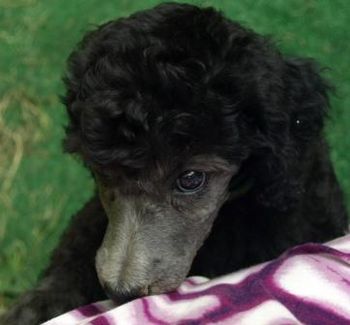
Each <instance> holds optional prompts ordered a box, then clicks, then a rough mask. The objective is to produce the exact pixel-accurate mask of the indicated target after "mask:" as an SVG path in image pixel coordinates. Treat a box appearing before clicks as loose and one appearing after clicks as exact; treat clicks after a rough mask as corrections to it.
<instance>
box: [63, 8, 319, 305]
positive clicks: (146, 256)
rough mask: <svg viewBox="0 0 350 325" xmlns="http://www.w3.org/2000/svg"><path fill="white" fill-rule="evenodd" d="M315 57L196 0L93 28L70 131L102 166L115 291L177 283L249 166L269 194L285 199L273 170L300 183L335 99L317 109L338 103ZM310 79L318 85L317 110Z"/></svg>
mask: <svg viewBox="0 0 350 325" xmlns="http://www.w3.org/2000/svg"><path fill="white" fill-rule="evenodd" d="M306 65H307V66H309V64H306ZM302 67H303V64H301V63H300V62H297V61H289V62H286V61H285V60H283V59H282V57H281V55H280V54H279V53H278V51H276V50H275V49H274V48H273V46H271V45H270V43H269V42H268V41H267V40H266V39H264V38H262V37H260V36H258V35H256V34H255V33H253V32H251V31H249V30H246V29H244V28H242V27H241V26H239V25H238V24H236V23H233V22H231V21H229V20H227V19H225V18H224V17H223V16H222V15H221V14H220V13H218V12H216V11H215V10H213V9H211V8H208V9H200V8H197V7H194V6H189V5H178V4H167V5H161V6H158V7H156V8H154V9H152V10H148V11H144V12H141V13H137V14H135V15H133V16H131V17H129V18H127V19H120V20H117V21H112V22H110V23H107V24H105V25H103V26H101V27H100V28H98V29H97V30H96V31H93V32H91V33H89V34H88V35H87V36H86V37H85V38H84V39H83V41H82V43H81V44H80V46H79V47H78V49H77V50H76V51H74V52H73V54H72V55H71V57H70V59H69V68H68V74H67V77H66V86H67V95H66V98H65V102H66V105H67V108H68V114H69V118H70V124H69V126H68V128H67V138H66V142H65V145H66V149H67V151H69V152H74V153H77V154H79V155H80V156H81V157H82V159H83V161H84V162H85V164H86V165H87V166H88V168H89V169H90V170H91V171H92V173H93V175H94V177H95V179H96V184H97V187H98V191H99V195H100V198H101V201H102V203H103V206H104V209H105V212H106V214H107V217H108V221H109V222H108V227H107V231H106V234H105V237H104V240H103V243H102V245H101V247H100V249H99V250H98V253H97V257H96V267H97V273H98V276H99V278H100V281H101V284H102V285H103V286H104V287H105V288H106V290H107V292H108V293H110V294H111V295H112V296H114V297H116V299H119V300H121V299H123V297H128V296H130V295H134V294H136V295H139V294H148V293H160V292H164V291H168V290H171V289H173V288H176V287H177V286H178V285H179V284H180V283H181V281H182V280H183V279H184V277H185V276H186V274H187V273H188V271H189V268H190V266H191V263H192V260H193V258H194V256H195V254H196V252H197V251H198V249H199V247H200V246H201V244H202V243H203V241H204V240H205V238H206V236H207V235H208V233H209V232H210V229H211V226H212V224H213V221H214V220H215V218H216V216H217V214H218V212H219V210H220V208H221V206H222V205H223V204H224V203H225V202H226V201H227V200H228V199H229V198H231V197H232V196H234V195H232V194H235V190H237V188H236V187H235V184H236V179H239V178H240V177H241V175H242V171H243V170H247V166H249V168H248V169H250V171H249V177H250V178H251V179H252V180H253V182H254V184H257V186H256V188H257V189H258V190H259V191H261V192H262V193H264V191H263V190H264V189H265V188H269V189H270V191H269V192H268V193H269V198H268V200H267V202H266V203H271V202H275V203H276V202H278V203H280V201H281V198H280V192H281V189H279V188H275V187H273V186H274V185H273V184H275V183H276V182H278V180H279V179H281V178H283V179H284V189H287V188H288V186H287V185H288V178H287V177H285V175H287V174H288V173H287V170H288V168H289V166H290V164H289V162H290V157H291V156H292V155H296V152H297V153H301V152H302V151H303V148H304V146H305V143H306V142H307V141H308V139H309V138H311V135H310V134H311V133H312V134H317V133H318V131H319V129H321V127H322V117H323V111H322V109H319V108H317V110H319V112H318V113H314V112H313V111H314V110H315V111H316V108H314V107H316V106H320V105H321V106H322V107H324V106H325V103H324V102H326V97H325V94H324V92H323V90H324V88H325V86H324V84H323V83H322V81H321V80H320V79H319V78H318V76H317V74H315V73H314V72H313V69H312V68H310V69H309V70H310V71H308V72H304V73H301V71H304V70H305V69H304V68H302ZM306 70H307V69H306ZM306 70H305V71H306ZM311 79H313V80H312V82H309V80H311ZM309 84H310V85H311V84H312V87H311V86H308V85H309ZM314 85H316V86H317V85H318V86H317V87H318V88H319V89H320V90H317V91H316V92H315V90H314V88H315V87H316V86H314ZM308 87H309V88H312V92H313V93H317V95H313V94H310V95H309V98H308V101H309V102H308V104H307V105H304V106H307V107H308V112H307V113H305V112H304V110H303V107H304V106H303V105H302V104H301V103H300V102H301V100H302V99H303V97H305V96H303V92H305V93H307V92H308ZM317 87H316V88H317ZM302 114H304V115H302ZM305 114H306V115H305ZM303 116H307V118H305V119H303V118H302V117H303ZM297 120H298V121H299V122H300V123H304V124H305V123H307V121H310V120H312V123H313V125H314V130H311V131H310V130H309V131H308V133H305V132H304V131H303V130H302V129H300V128H299V129H298V126H299V124H300V123H297V122H296V121H297ZM294 122H295V123H296V124H294ZM299 139H301V140H302V141H299ZM298 142H299V143H301V144H300V147H298V148H296V143H298ZM293 157H294V156H293ZM252 166H254V167H252ZM276 166H277V169H275V170H273V169H274V167H276ZM291 183H292V182H291ZM259 184H260V186H259ZM261 184H263V185H261ZM293 184H294V183H293ZM271 188H272V189H273V190H271ZM238 190H239V189H238ZM285 192H286V191H285ZM288 193H289V195H294V192H293V191H291V190H290V191H289V192H288ZM257 196H258V194H257ZM265 196H266V195H265ZM261 197H263V194H261ZM275 197H276V198H275ZM286 197H288V195H286ZM283 198H284V197H283ZM274 199H275V200H274ZM284 199H285V198H284ZM269 200H270V201H269ZM282 201H283V200H282ZM283 204H284V202H283ZM276 205H277V203H276ZM232 217H234V216H232Z"/></svg>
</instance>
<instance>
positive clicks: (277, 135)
mask: <svg viewBox="0 0 350 325" xmlns="http://www.w3.org/2000/svg"><path fill="white" fill-rule="evenodd" d="M278 79H279V80H280V81H281V82H282V85H281V87H279V88H278V89H276V91H275V93H272V94H271V93H268V94H261V95H262V96H265V99H264V103H265V105H266V103H269V100H268V99H267V98H266V96H268V97H269V96H275V98H276V97H279V100H277V101H275V103H277V105H276V106H274V105H270V107H265V108H264V110H265V113H264V114H263V115H265V118H266V120H265V121H264V125H265V131H263V132H262V135H261V138H260V141H259V143H258V147H259V148H258V149H257V152H259V153H258V155H259V157H252V158H251V159H253V160H254V159H255V161H256V162H257V161H258V163H255V164H254V169H255V171H254V174H255V175H254V179H255V186H254V188H255V191H257V193H256V196H257V198H258V200H259V203H260V204H262V205H264V206H267V207H271V208H274V209H278V210H280V211H285V210H288V209H290V208H291V207H293V206H295V205H296V204H297V203H298V202H299V200H300V198H301V197H302V195H303V193H304V191H305V189H304V186H305V175H306V174H307V173H308V170H310V169H311V168H312V167H311V164H312V161H313V159H314V158H313V157H314V155H316V152H317V147H319V146H320V145H323V138H322V129H323V126H324V119H325V116H326V115H327V109H328V106H329V103H328V95H327V91H328V90H329V89H330V87H329V85H328V83H327V82H326V81H325V80H324V79H323V78H322V77H321V76H320V69H319V68H318V66H317V64H316V63H315V62H314V61H312V60H307V59H287V60H285V61H284V66H283V69H282V77H281V78H280V77H278ZM271 102H273V101H271ZM266 111H267V112H268V113H267V114H266Z"/></svg>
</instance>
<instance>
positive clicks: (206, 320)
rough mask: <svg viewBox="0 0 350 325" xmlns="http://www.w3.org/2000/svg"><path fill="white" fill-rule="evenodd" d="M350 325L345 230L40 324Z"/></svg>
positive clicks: (349, 245)
mask: <svg viewBox="0 0 350 325" xmlns="http://www.w3.org/2000/svg"><path fill="white" fill-rule="evenodd" d="M63 324H64V325H66V324H67V325H70V324H72V325H73V324H80V325H82V324H94V325H109V324H118V325H119V324H127V325H134V324H162V325H163V324H164V325H165V324H188V325H190V324H191V325H194V324H239V325H245V324H248V325H255V324H257V325H287V324H288V325H291V324H315V325H321V324H322V325H328V324H334V325H342V324H350V235H347V236H345V237H342V238H339V239H337V240H334V241H332V242H330V243H327V244H325V245H321V244H305V245H301V246H297V247H294V248H292V249H290V250H288V251H287V252H285V253H284V254H283V255H281V256H280V257H279V258H277V259H276V260H273V261H271V262H267V263H264V264H260V265H258V266H254V267H250V268H248V269H245V270H242V271H239V272H235V273H232V274H229V275H226V276H222V277H220V278H216V279H213V280H208V279H206V278H203V277H191V278H188V279H186V280H185V281H184V282H183V283H182V285H181V286H180V287H179V288H178V290H177V291H174V292H170V293H167V294H163V295H157V296H149V297H144V298H140V299H136V300H134V301H131V302H129V303H127V304H125V305H122V306H119V307H116V306H115V305H113V303H112V302H111V301H103V302H97V303H94V304H91V305H88V306H84V307H81V308H78V309H75V310H73V311H71V312H69V313H66V314H64V315H61V316H59V317H56V318H54V319H52V320H50V321H48V322H46V323H45V325H63Z"/></svg>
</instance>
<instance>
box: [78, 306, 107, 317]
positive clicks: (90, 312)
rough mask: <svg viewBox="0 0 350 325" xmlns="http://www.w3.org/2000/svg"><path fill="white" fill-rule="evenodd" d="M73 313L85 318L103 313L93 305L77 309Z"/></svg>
mask: <svg viewBox="0 0 350 325" xmlns="http://www.w3.org/2000/svg"><path fill="white" fill-rule="evenodd" d="M75 311H76V312H78V313H79V314H81V315H83V316H85V317H92V316H96V315H98V314H100V313H101V312H103V310H102V309H100V308H98V307H97V306H96V305H94V304H91V305H86V306H83V307H79V308H77V309H76V310H75Z"/></svg>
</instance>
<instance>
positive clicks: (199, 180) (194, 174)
mask: <svg viewBox="0 0 350 325" xmlns="http://www.w3.org/2000/svg"><path fill="white" fill-rule="evenodd" d="M205 179H206V174H205V173H204V172H199V171H196V170H187V171H185V172H183V173H182V174H180V176H179V177H178V178H177V180H176V188H177V190H178V191H180V192H183V193H194V192H197V191H198V190H200V189H201V188H202V187H203V185H204V183H205Z"/></svg>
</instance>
